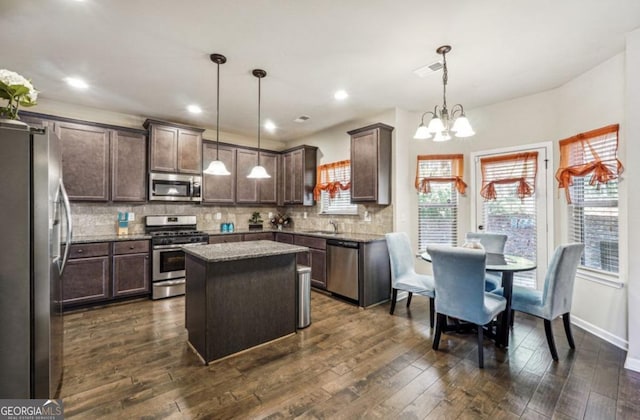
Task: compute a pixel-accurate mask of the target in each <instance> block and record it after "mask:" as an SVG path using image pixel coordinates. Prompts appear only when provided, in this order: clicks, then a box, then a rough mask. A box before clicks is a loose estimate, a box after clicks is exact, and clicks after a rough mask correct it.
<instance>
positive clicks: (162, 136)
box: [144, 119, 204, 174]
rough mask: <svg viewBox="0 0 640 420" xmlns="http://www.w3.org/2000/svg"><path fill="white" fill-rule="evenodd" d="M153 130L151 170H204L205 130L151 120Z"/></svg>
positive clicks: (191, 172) (150, 148) (146, 123)
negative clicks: (203, 133) (203, 136)
mask: <svg viewBox="0 0 640 420" xmlns="http://www.w3.org/2000/svg"><path fill="white" fill-rule="evenodd" d="M144 127H145V128H147V129H148V130H149V157H150V158H149V170H150V171H152V172H156V171H157V172H171V173H184V174H200V173H201V172H202V132H203V131H204V130H202V129H199V128H195V127H188V126H182V125H179V124H173V123H168V122H165V121H158V120H151V119H147V120H146V121H145V122H144Z"/></svg>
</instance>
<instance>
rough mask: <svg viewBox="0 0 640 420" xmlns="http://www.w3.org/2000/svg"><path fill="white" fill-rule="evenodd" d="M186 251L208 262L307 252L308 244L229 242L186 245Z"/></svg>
mask: <svg viewBox="0 0 640 420" xmlns="http://www.w3.org/2000/svg"><path fill="white" fill-rule="evenodd" d="M182 249H183V250H184V252H185V253H187V254H190V255H193V256H194V257H196V258H200V259H201V260H204V261H206V262H221V261H233V260H242V259H246V258H259V257H270V256H273V255H283V254H294V253H298V252H307V251H308V250H309V248H307V247H306V246H298V245H289V244H283V243H280V242H273V241H249V242H229V243H224V244H212V245H198V246H186V247H183V248H182Z"/></svg>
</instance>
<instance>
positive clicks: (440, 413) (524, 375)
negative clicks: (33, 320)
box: [62, 292, 640, 419]
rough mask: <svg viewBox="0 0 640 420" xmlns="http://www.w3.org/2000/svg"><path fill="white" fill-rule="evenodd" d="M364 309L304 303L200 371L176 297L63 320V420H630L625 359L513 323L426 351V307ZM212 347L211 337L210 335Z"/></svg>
mask: <svg viewBox="0 0 640 420" xmlns="http://www.w3.org/2000/svg"><path fill="white" fill-rule="evenodd" d="M411 305H412V307H411V310H407V309H406V308H405V306H404V302H399V304H398V307H397V308H396V313H395V315H393V316H391V315H389V313H388V310H389V305H388V304H385V305H381V306H378V307H374V308H369V309H366V310H362V309H358V308H356V307H355V306H352V305H349V304H346V303H343V302H340V301H337V300H334V299H332V298H330V297H327V296H324V295H322V294H319V293H316V292H314V293H312V318H313V323H312V324H311V326H310V327H309V328H307V329H305V330H302V331H300V332H299V333H298V334H296V335H295V336H291V337H288V338H285V339H282V340H279V341H277V342H275V343H272V344H269V345H266V346H263V347H261V348H257V349H253V350H251V351H248V352H245V353H243V354H240V355H237V356H234V357H231V358H229V359H226V360H223V361H221V362H218V363H215V364H211V365H209V366H204V365H202V364H201V363H200V362H199V360H198V358H197V357H196V356H195V355H194V354H193V353H192V351H191V350H190V349H189V347H188V345H187V343H186V337H187V334H186V331H185V329H184V298H183V297H180V298H172V299H165V300H160V301H137V302H132V303H127V304H122V305H118V306H111V307H107V308H102V309H97V310H90V311H84V312H76V313H72V314H67V315H66V316H65V321H64V323H65V355H64V357H65V369H64V383H63V387H62V397H63V399H64V408H65V415H66V418H88V419H96V418H110V419H120V418H123V419H125V418H126V419H132V418H143V417H144V418H215V419H223V418H273V419H275V418H292V417H301V418H344V419H352V418H382V419H391V418H412V419H413V418H429V419H432V418H443V419H453V418H466V419H469V418H473V419H475V418H492V419H500V418H518V417H521V418H526V419H545V418H554V419H577V418H579V419H582V418H585V419H614V418H620V419H638V418H640V374H639V373H636V372H632V371H629V370H625V369H624V368H623V363H624V357H625V353H624V352H623V351H622V350H620V349H618V348H616V347H614V346H612V345H611V344H609V343H606V342H604V341H603V340H600V339H598V338H596V337H594V336H592V335H590V334H588V333H585V332H584V331H582V330H580V329H579V328H574V337H575V340H576V346H577V350H575V351H570V349H569V348H568V346H567V342H566V338H565V337H564V333H563V330H562V325H561V322H556V323H554V330H555V331H554V332H555V335H556V342H557V345H558V353H559V356H560V361H559V362H558V363H554V362H553V361H552V359H551V356H550V354H549V351H548V348H547V344H546V341H545V335H544V330H543V325H542V322H541V321H538V320H536V319H534V318H528V317H525V316H520V315H519V316H518V317H517V319H516V323H515V326H514V328H513V331H512V333H511V347H510V348H509V349H508V350H502V349H496V348H495V347H494V346H493V345H492V344H491V342H490V341H486V342H485V346H484V349H485V369H484V370H480V369H478V368H477V364H476V363H477V361H476V348H475V336H474V335H458V334H455V333H453V334H445V335H443V337H442V340H441V344H440V351H437V352H436V351H433V350H432V349H431V339H432V334H433V331H432V330H431V329H430V328H429V324H428V315H427V314H428V311H427V309H428V306H427V305H428V302H427V300H426V299H425V298H421V297H415V298H414V299H413V302H412V304H411ZM221 339H222V338H221Z"/></svg>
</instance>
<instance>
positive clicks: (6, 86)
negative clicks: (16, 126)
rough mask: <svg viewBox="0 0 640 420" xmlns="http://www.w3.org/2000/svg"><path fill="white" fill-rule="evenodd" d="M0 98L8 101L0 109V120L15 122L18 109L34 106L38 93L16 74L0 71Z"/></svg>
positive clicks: (17, 118)
mask: <svg viewBox="0 0 640 420" xmlns="http://www.w3.org/2000/svg"><path fill="white" fill-rule="evenodd" d="M0 98H2V99H6V100H7V101H8V103H7V106H2V107H0V118H3V119H8V120H13V121H17V120H19V117H18V108H19V107H20V105H22V106H34V105H35V104H36V100H37V98H38V91H37V90H35V89H34V87H33V85H32V84H31V82H30V81H29V80H27V79H25V78H24V77H22V76H20V75H19V74H18V73H16V72H13V71H10V70H7V69H2V70H0Z"/></svg>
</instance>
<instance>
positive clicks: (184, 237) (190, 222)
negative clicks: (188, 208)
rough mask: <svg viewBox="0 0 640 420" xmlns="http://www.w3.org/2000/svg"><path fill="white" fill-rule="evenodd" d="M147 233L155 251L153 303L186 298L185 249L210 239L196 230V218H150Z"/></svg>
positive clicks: (205, 242)
mask: <svg viewBox="0 0 640 420" xmlns="http://www.w3.org/2000/svg"><path fill="white" fill-rule="evenodd" d="M145 231H146V232H147V233H148V234H150V235H151V246H152V249H153V257H152V260H151V266H152V276H151V279H152V281H153V283H152V291H151V298H152V299H161V298H166V297H172V296H179V295H184V292H185V283H186V278H185V268H184V267H185V256H184V251H183V250H182V248H183V247H185V246H200V245H206V244H207V243H209V235H207V234H206V233H204V232H201V231H198V230H196V216H147V217H146V219H145Z"/></svg>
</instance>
